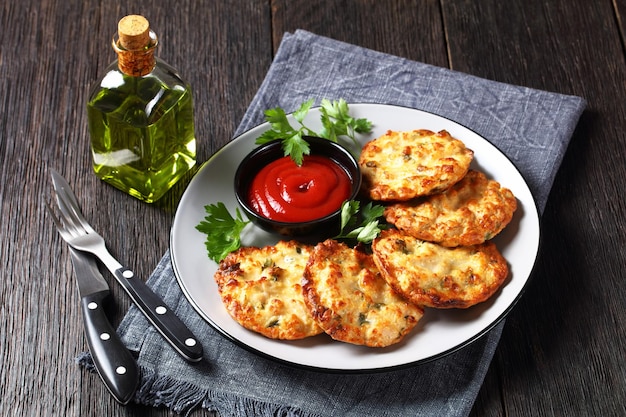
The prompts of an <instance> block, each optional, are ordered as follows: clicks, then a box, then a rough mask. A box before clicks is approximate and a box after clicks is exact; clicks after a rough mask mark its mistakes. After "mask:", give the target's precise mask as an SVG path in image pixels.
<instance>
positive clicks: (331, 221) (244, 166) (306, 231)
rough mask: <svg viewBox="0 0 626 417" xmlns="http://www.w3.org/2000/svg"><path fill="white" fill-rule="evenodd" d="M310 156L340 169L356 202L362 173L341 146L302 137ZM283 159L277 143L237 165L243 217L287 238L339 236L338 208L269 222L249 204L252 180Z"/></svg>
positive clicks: (238, 189)
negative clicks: (300, 218)
mask: <svg viewBox="0 0 626 417" xmlns="http://www.w3.org/2000/svg"><path fill="white" fill-rule="evenodd" d="M304 139H305V140H306V141H307V142H308V144H309V147H310V150H311V153H310V154H311V155H319V156H323V157H327V158H329V159H331V160H332V161H333V162H335V163H336V164H337V165H339V166H340V167H342V168H343V169H344V170H345V171H346V173H347V174H348V177H349V178H350V181H351V193H350V197H349V199H355V198H356V197H357V195H358V194H359V189H360V188H361V171H360V169H359V164H358V161H357V160H356V158H355V157H354V156H353V155H352V154H351V153H350V151H348V150H347V149H346V148H344V147H343V146H341V145H339V144H338V143H335V142H332V141H330V140H327V139H322V138H317V137H312V136H305V137H304ZM283 156H284V152H283V149H282V147H281V142H280V140H275V141H272V142H268V143H266V144H263V145H260V146H259V147H257V148H255V149H254V150H253V151H252V152H250V153H249V154H248V155H247V156H246V157H245V158H244V159H243V160H242V161H241V163H240V164H239V167H238V168H237V171H236V173H235V195H236V197H237V202H238V203H239V205H240V206H241V208H242V209H243V211H244V212H245V214H246V216H247V217H248V218H249V219H250V220H251V221H252V223H254V224H255V225H257V226H258V227H260V228H262V229H264V230H266V231H268V232H271V233H277V234H280V235H283V236H286V237H290V238H307V237H310V238H326V237H332V236H335V235H336V234H337V233H339V229H340V226H341V207H337V210H335V211H334V212H332V213H331V214H328V215H325V216H323V217H320V218H317V219H314V220H309V221H304V222H293V223H292V222H283V221H276V220H271V219H268V218H267V217H264V216H262V215H261V214H259V213H257V212H256V211H255V210H254V209H253V208H252V207H251V205H250V203H249V201H248V197H247V196H248V192H249V189H250V186H251V183H252V181H253V179H254V177H255V176H256V175H257V174H258V173H259V171H260V170H261V169H262V168H263V167H265V166H266V165H268V164H269V163H271V162H273V161H275V160H277V159H279V158H282V157H283Z"/></svg>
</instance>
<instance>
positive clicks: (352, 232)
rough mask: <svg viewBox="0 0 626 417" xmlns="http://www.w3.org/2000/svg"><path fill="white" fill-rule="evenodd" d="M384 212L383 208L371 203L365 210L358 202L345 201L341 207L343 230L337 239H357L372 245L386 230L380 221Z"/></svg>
mask: <svg viewBox="0 0 626 417" xmlns="http://www.w3.org/2000/svg"><path fill="white" fill-rule="evenodd" d="M384 210H385V208H384V207H383V206H379V205H375V204H373V203H372V202H371V201H370V202H369V203H367V204H366V205H365V206H363V208H361V203H360V202H359V201H357V200H349V201H345V202H344V203H343V205H342V206H341V230H340V231H339V234H338V235H337V236H335V239H355V240H356V241H357V242H361V243H372V241H373V240H374V239H375V238H376V237H377V236H378V235H379V234H380V232H381V230H382V229H383V228H384V225H381V224H380V221H379V218H380V217H382V215H383V212H384ZM359 220H360V221H359Z"/></svg>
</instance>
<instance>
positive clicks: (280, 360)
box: [169, 102, 543, 374]
mask: <svg viewBox="0 0 626 417" xmlns="http://www.w3.org/2000/svg"><path fill="white" fill-rule="evenodd" d="M348 106H349V107H353V106H360V107H361V106H364V107H385V108H401V109H405V110H409V111H416V112H419V113H424V114H427V115H430V116H435V117H436V118H441V119H445V120H446V121H448V122H449V123H452V124H455V125H457V126H460V127H462V128H463V129H466V130H468V131H470V132H472V133H473V134H474V135H476V136H477V137H479V138H480V139H482V140H483V141H485V142H487V143H488V144H489V145H491V146H492V147H493V148H494V149H496V150H497V152H498V153H499V154H500V155H501V156H503V157H504V158H505V159H506V160H507V161H508V163H509V164H510V165H511V167H513V168H514V169H515V171H516V172H517V174H518V175H519V176H520V178H521V179H522V182H523V184H524V186H525V187H526V188H527V189H528V194H529V196H530V198H531V201H532V211H533V216H534V217H533V219H535V218H536V230H537V241H536V247H537V250H536V252H535V253H534V254H533V257H532V265H531V267H530V268H529V271H528V276H527V277H526V278H525V282H524V284H523V285H522V287H521V288H520V290H519V292H518V293H517V294H516V295H515V297H514V298H513V300H512V301H511V302H510V304H509V305H508V306H507V307H506V308H505V309H504V310H503V311H502V312H501V313H500V314H499V315H498V316H497V317H496V318H494V319H493V320H492V321H491V322H490V323H489V324H488V325H486V326H485V327H484V328H483V329H482V330H480V331H478V332H477V333H476V334H474V335H473V336H471V337H469V338H467V339H465V340H464V341H462V342H460V343H457V344H456V345H455V346H453V347H451V348H449V349H447V350H445V351H442V352H439V353H437V354H433V355H431V356H428V357H426V358H422V359H417V360H414V361H408V362H406V363H400V364H395V365H389V366H379V367H370V368H362V369H354V368H335V367H323V366H315V365H310V364H304V363H298V362H294V361H291V360H287V359H284V358H280V357H277V356H274V355H272V354H270V353H267V352H264V351H262V350H260V349H257V348H256V347H254V346H250V345H249V344H247V343H245V342H244V341H241V340H239V339H238V338H236V337H233V336H232V335H231V334H229V333H228V331H226V330H225V329H223V328H222V327H221V326H220V325H219V324H218V323H216V322H215V321H214V320H212V319H211V317H209V316H208V314H207V313H206V312H204V311H203V309H202V308H200V306H199V305H198V304H197V303H196V301H195V299H194V297H193V296H192V295H191V294H190V293H189V290H188V289H187V287H186V286H185V283H184V282H183V279H182V278H181V272H180V269H179V267H178V261H177V260H176V257H175V255H174V254H175V252H174V250H173V247H174V232H175V228H174V226H175V225H176V221H177V217H178V215H179V213H180V210H181V204H180V203H181V202H183V199H184V198H185V195H186V194H187V192H188V190H189V189H190V188H191V185H192V183H193V182H194V181H195V180H196V178H198V174H200V172H201V171H202V170H203V169H205V167H206V166H207V165H208V164H209V163H210V162H211V161H213V160H214V159H215V158H217V157H219V155H220V154H221V153H223V152H224V151H225V150H226V149H227V148H229V147H231V146H236V144H237V142H238V140H240V138H241V137H242V136H247V135H251V134H253V132H254V131H256V130H267V128H268V127H269V124H268V122H262V123H259V124H257V125H255V126H253V127H251V128H249V129H247V130H245V131H243V132H241V133H240V134H238V135H237V136H235V137H233V138H232V139H231V140H229V141H228V142H227V143H225V144H224V145H222V146H221V147H219V148H218V149H217V150H216V151H215V152H214V153H213V154H212V155H211V156H210V157H209V158H208V159H207V160H206V161H205V162H203V163H202V165H201V166H200V167H199V169H198V171H197V172H196V173H195V174H194V176H193V178H192V179H191V181H190V183H189V184H188V185H187V187H186V189H185V191H184V192H183V194H182V196H181V199H180V201H179V204H178V207H177V208H176V211H175V213H174V220H173V222H172V227H171V229H170V236H169V252H170V260H171V263H172V269H173V271H174V276H175V278H176V282H177V284H178V286H179V287H180V289H181V291H182V292H183V294H184V296H185V298H186V300H187V301H188V302H189V303H190V304H191V306H192V307H193V309H194V310H195V312H196V313H197V314H198V315H199V316H200V317H201V318H202V319H203V320H205V321H206V322H207V323H208V324H209V325H210V326H211V327H212V328H213V329H214V330H215V331H216V332H217V333H219V334H220V336H221V337H224V338H225V339H227V340H228V341H230V342H232V343H234V344H236V345H237V346H240V347H242V348H244V349H245V350H247V351H249V352H252V353H254V354H256V355H259V356H261V357H264V358H267V359H270V360H272V361H274V362H277V363H281V364H284V365H288V366H292V367H295V368H299V369H304V370H309V371H315V372H324V373H340V374H367V373H380V372H388V371H393V370H399V369H406V368H411V367H414V366H417V365H422V364H425V363H429V362H432V361H436V360H438V359H441V358H443V357H446V356H449V355H451V354H453V353H455V352H457V351H459V350H461V349H463V348H465V347H467V346H468V345H470V344H472V343H474V342H475V341H477V340H478V339H480V338H482V337H483V336H485V335H486V334H487V333H489V332H490V331H491V330H493V328H495V327H496V326H497V325H498V324H499V323H501V322H502V321H503V320H504V319H505V318H506V317H507V316H508V315H509V314H510V312H511V311H512V310H513V308H514V307H515V306H516V305H517V303H518V302H519V300H520V299H521V298H522V296H523V295H524V293H525V292H526V289H527V288H528V285H529V282H530V280H531V279H532V277H533V275H534V272H535V269H536V266H537V260H538V258H539V254H540V253H541V248H542V240H543V234H542V228H541V216H540V211H539V207H538V204H537V200H536V199H535V196H534V195H533V193H532V191H531V189H530V187H529V185H528V182H527V181H526V178H525V177H524V175H523V174H522V172H521V171H520V169H519V168H518V167H517V165H516V164H515V163H514V162H513V161H512V160H511V158H510V157H509V156H508V155H506V154H505V153H504V152H503V151H502V150H501V149H500V148H499V147H498V146H497V145H495V144H494V143H493V142H491V141H490V140H489V139H487V138H485V137H484V136H483V135H481V134H479V133H477V132H476V131H475V130H474V129H471V128H469V127H467V126H465V125H463V124H462V123H459V122H457V121H454V120H452V119H450V118H449V117H446V116H442V115H440V114H437V113H434V112H430V111H427V110H422V109H416V108H413V107H410V106H404V105H397V104H384V103H369V102H349V103H348ZM320 108H321V106H312V107H311V109H310V111H309V113H310V112H311V111H313V110H315V111H319V109H320ZM292 114H293V112H291V113H287V116H288V117H292ZM525 208H526V209H528V207H525ZM318 337H319V336H318ZM278 342H280V341H278ZM336 343H340V342H336Z"/></svg>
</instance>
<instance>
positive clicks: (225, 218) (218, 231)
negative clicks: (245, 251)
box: [196, 202, 250, 263]
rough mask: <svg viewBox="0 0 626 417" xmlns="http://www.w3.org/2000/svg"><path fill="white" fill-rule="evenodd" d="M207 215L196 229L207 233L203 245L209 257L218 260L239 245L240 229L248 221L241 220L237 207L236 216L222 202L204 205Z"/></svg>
mask: <svg viewBox="0 0 626 417" xmlns="http://www.w3.org/2000/svg"><path fill="white" fill-rule="evenodd" d="M204 210H205V211H206V212H207V216H206V217H205V218H204V221H202V222H200V223H199V224H198V225H197V226H196V229H197V230H198V231H200V232H202V233H204V234H206V235H207V237H206V241H205V245H206V249H207V252H208V254H209V258H210V259H212V260H214V261H215V262H218V263H219V262H220V261H221V260H222V259H224V258H225V257H226V255H228V254H229V253H230V252H232V251H234V250H237V249H239V247H240V246H241V231H242V230H243V228H244V227H245V226H246V225H247V224H248V223H250V221H249V220H247V221H246V220H243V218H242V217H241V213H240V212H239V209H236V218H233V216H232V215H231V214H230V213H229V211H228V209H227V208H226V206H225V205H224V203H222V202H218V203H217V204H210V205H208V206H204Z"/></svg>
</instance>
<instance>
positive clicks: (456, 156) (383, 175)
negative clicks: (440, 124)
mask: <svg viewBox="0 0 626 417" xmlns="http://www.w3.org/2000/svg"><path fill="white" fill-rule="evenodd" d="M473 157H474V152H473V151H472V150H471V149H468V148H466V147H465V144H464V143H463V142H461V141H460V140H458V139H455V138H453V137H452V136H450V134H449V133H448V132H447V131H445V130H442V131H440V132H439V133H435V132H432V131H430V130H426V129H420V130H413V131H406V132H395V131H391V130H390V131H388V132H387V133H386V134H384V135H383V136H380V137H378V138H376V139H374V140H371V141H370V142H368V143H366V144H365V145H364V146H363V149H362V151H361V156H360V158H359V165H360V167H361V172H362V174H363V180H364V185H365V188H366V190H367V192H368V194H369V197H370V198H371V199H373V200H380V201H406V200H410V199H412V198H415V197H420V196H424V195H430V194H433V193H437V192H440V191H443V190H445V189H447V188H449V187H450V186H452V185H453V184H455V183H456V182H458V181H459V180H460V179H461V178H463V176H465V174H466V173H467V170H468V169H469V166H470V163H471V162H472V159H473Z"/></svg>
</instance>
